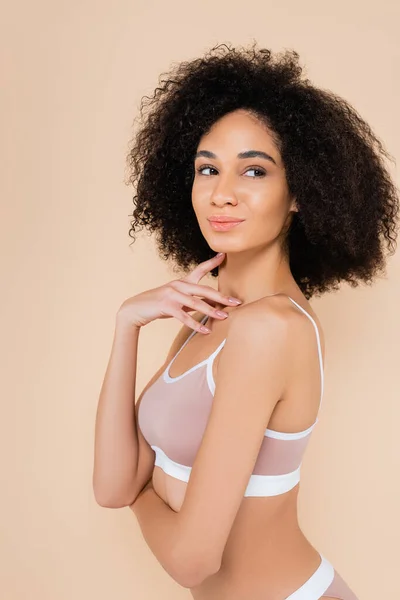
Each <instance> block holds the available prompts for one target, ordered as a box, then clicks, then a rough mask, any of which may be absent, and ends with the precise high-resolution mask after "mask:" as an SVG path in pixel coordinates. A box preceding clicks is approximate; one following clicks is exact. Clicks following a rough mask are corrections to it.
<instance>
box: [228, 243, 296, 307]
mask: <svg viewBox="0 0 400 600" xmlns="http://www.w3.org/2000/svg"><path fill="white" fill-rule="evenodd" d="M218 290H219V291H220V292H221V293H222V294H226V295H227V296H234V297H236V298H239V299H240V300H242V303H243V304H247V303H249V302H254V301H255V300H259V299H260V298H263V297H264V296H273V295H274V294H280V293H283V294H287V295H292V294H296V293H299V287H298V285H297V283H296V281H295V280H294V278H293V275H292V273H291V271H290V267H289V260H288V257H287V256H285V255H284V254H283V252H282V249H281V248H280V247H279V246H278V245H277V244H276V245H272V246H270V247H264V248H262V249H260V248H251V249H249V250H246V251H244V252H227V253H226V256H225V259H224V261H223V262H222V264H221V265H220V266H219V269H218Z"/></svg>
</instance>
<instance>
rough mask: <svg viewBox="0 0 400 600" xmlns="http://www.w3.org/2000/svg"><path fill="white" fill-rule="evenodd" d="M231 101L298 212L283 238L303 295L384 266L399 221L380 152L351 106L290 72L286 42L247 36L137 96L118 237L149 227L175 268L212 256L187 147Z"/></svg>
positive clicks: (366, 276) (291, 56)
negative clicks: (124, 217) (123, 226)
mask: <svg viewBox="0 0 400 600" xmlns="http://www.w3.org/2000/svg"><path fill="white" fill-rule="evenodd" d="M236 109H247V110H248V111H249V112H251V113H252V114H255V115H256V116H258V118H259V119H260V121H261V122H263V123H264V124H266V125H267V126H268V128H269V130H270V131H271V133H272V136H273V139H274V142H275V144H276V146H277V148H278V150H279V152H280V155H281V157H282V161H283V164H284V167H285V173H286V178H287V183H288V189H289V192H290V194H291V195H292V196H294V197H296V203H297V207H298V211H299V212H295V213H293V220H292V222H291V226H290V228H289V230H288V232H287V234H286V238H285V241H284V247H285V250H286V252H288V254H289V260H290V268H291V272H292V274H293V277H294V278H295V280H296V282H297V284H298V285H299V287H300V289H301V290H302V292H303V294H304V295H305V297H306V298H307V299H309V298H311V297H312V296H313V295H314V294H321V293H323V292H325V291H327V290H330V289H338V284H339V282H340V281H342V280H345V281H347V282H348V283H349V284H350V285H352V286H353V287H355V286H356V285H357V284H358V282H359V281H363V282H365V283H368V284H370V283H371V282H372V279H373V277H374V276H375V275H378V274H380V272H383V273H385V252H384V251H385V247H387V251H388V254H389V255H390V254H393V253H394V251H395V249H396V239H397V229H398V220H399V196H398V189H397V188H396V186H395V185H394V183H393V181H392V180H391V178H390V175H389V173H388V171H387V169H386V168H385V164H384V161H383V157H386V158H389V159H391V158H392V157H391V156H390V155H389V154H388V152H387V151H386V150H385V148H384V147H383V145H382V143H381V141H380V140H379V139H378V138H377V136H376V135H375V134H374V133H373V131H372V130H371V128H370V126H369V125H368V124H367V123H366V122H365V121H364V120H363V119H362V118H361V116H360V115H359V114H358V113H357V111H356V110H355V108H353V107H352V106H351V105H350V104H349V103H348V102H347V101H346V100H344V99H343V98H341V97H339V96H338V95H336V94H335V93H333V92H332V91H329V90H324V89H319V88H317V87H315V86H314V85H312V84H311V82H310V80H309V79H307V78H305V77H304V76H303V75H302V67H301V66H300V65H299V55H298V53H297V52H295V51H294V50H285V52H282V53H277V54H275V55H274V54H273V53H272V51H270V50H268V49H264V48H261V49H258V48H257V47H256V44H255V43H254V44H253V45H252V46H251V47H249V48H242V47H240V48H233V47H231V46H229V45H226V44H221V45H217V46H215V47H214V48H212V49H211V50H209V51H208V52H207V53H206V54H205V55H204V56H203V57H202V58H198V59H196V60H192V61H188V62H181V63H178V64H177V65H175V67H174V68H172V70H171V71H170V72H169V73H163V74H162V75H161V76H160V79H159V87H157V88H156V89H155V91H154V94H153V96H152V97H149V96H144V97H143V98H142V101H141V105H140V115H139V117H138V118H137V119H135V120H136V121H139V129H138V131H137V133H136V134H135V136H134V138H133V140H132V142H131V143H130V149H129V153H128V156H127V164H128V166H129V176H128V180H127V182H126V183H127V185H129V184H132V185H133V186H134V187H135V188H136V194H135V196H134V198H133V203H134V206H135V209H134V211H133V214H132V215H130V216H132V217H133V220H132V221H131V223H130V226H131V227H130V229H129V236H130V237H132V238H133V240H135V231H137V230H138V229H142V228H146V229H147V230H148V231H149V232H156V240H157V245H158V250H159V254H160V255H161V256H162V257H163V258H164V259H173V260H174V262H175V263H176V264H177V265H178V266H179V267H180V268H182V269H183V270H184V271H187V270H189V269H191V268H193V267H194V266H195V264H198V263H199V262H202V261H204V260H207V259H208V258H211V257H212V256H214V254H215V252H214V251H213V250H212V249H211V248H210V247H209V245H208V244H207V242H206V240H205V239H204V236H203V234H202V232H201V230H200V227H199V225H198V222H197V218H196V215H195V212H194V210H193V207H192V201H191V190H192V183H193V178H194V155H195V153H196V149H197V146H198V144H199V141H200V138H201V137H202V136H203V135H204V134H205V133H207V132H208V131H209V129H210V128H211V126H212V125H213V124H214V123H215V122H216V121H217V120H218V119H219V118H220V117H222V116H223V115H225V114H227V113H229V112H231V111H234V110H236ZM140 118H141V120H142V121H141V123H140ZM132 243H133V242H132ZM210 273H211V275H212V276H217V275H218V267H216V268H215V269H213V270H212V271H211V272H210Z"/></svg>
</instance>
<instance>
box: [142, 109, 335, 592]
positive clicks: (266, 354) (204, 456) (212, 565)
mask: <svg viewBox="0 0 400 600" xmlns="http://www.w3.org/2000/svg"><path fill="white" fill-rule="evenodd" d="M249 151H261V152H263V153H265V155H267V156H265V155H263V156H259V155H257V156H255V155H252V156H247V157H245V158H242V157H241V155H243V153H246V152H249ZM194 166H195V178H194V181H193V188H192V204H193V209H194V211H195V214H196V217H197V219H198V223H199V227H200V229H201V231H202V234H203V236H204V238H205V239H206V241H207V243H208V244H209V246H210V247H211V248H212V249H213V250H214V251H215V252H224V253H225V260H224V261H223V262H222V264H221V265H220V267H219V276H218V291H219V292H220V293H221V294H223V295H224V296H226V297H227V296H234V297H238V298H239V299H241V300H242V304H241V305H240V306H237V307H229V306H223V310H224V311H225V312H227V313H228V315H229V316H228V317H227V318H226V319H223V320H222V322H219V321H220V320H221V319H216V318H213V317H211V316H210V318H209V320H208V323H207V325H208V327H209V328H210V330H211V333H209V334H206V335H205V336H204V337H203V336H202V335H197V334H196V335H195V336H194V338H193V339H192V340H191V341H190V342H189V344H188V345H187V346H186V347H185V349H184V350H183V352H182V353H180V354H179V356H178V357H177V359H176V361H174V363H173V365H172V369H171V371H170V375H171V376H172V377H176V376H178V375H180V374H181V373H183V372H184V371H186V370H187V369H189V368H191V366H193V365H194V364H197V363H198V362H200V361H201V360H203V359H204V358H206V357H207V356H208V355H209V354H211V352H212V351H213V350H214V349H215V348H216V347H217V346H218V344H219V343H220V342H221V340H222V339H224V338H227V341H226V344H225V346H224V348H223V349H222V351H221V352H220V353H219V355H218V357H217V359H216V361H215V363H214V365H213V367H214V368H213V375H214V379H215V381H216V383H217V388H216V393H215V396H214V401H213V407H212V410H211V414H210V418H209V421H208V423H207V427H206V430H205V433H204V437H203V440H202V444H201V447H200V449H199V452H198V455H197V456H196V460H195V463H194V465H193V468H192V473H191V477H190V480H189V482H188V484H187V485H186V484H184V482H181V481H177V480H174V479H173V478H171V477H169V476H168V475H166V474H165V473H163V472H162V471H161V469H159V468H158V467H155V468H154V470H153V478H152V484H153V487H154V490H155V491H156V493H157V494H158V495H159V497H160V498H162V499H163V500H164V502H165V503H166V504H167V505H168V506H170V507H171V508H172V510H174V511H175V513H176V515H177V517H176V520H175V521H174V523H175V529H174V530H173V531H174V532H175V533H174V534H173V535H174V538H173V539H174V542H175V545H174V553H173V557H172V558H171V561H172V560H173V561H174V563H173V564H172V563H171V565H170V566H171V572H174V573H177V574H178V575H177V580H178V581H179V582H180V583H181V584H182V585H184V586H185V587H188V588H190V590H191V593H192V595H193V597H194V598H195V600H214V599H216V598H218V600H224V599H226V600H242V598H252V600H257V599H260V600H268V598H276V597H282V598H283V597H287V596H288V595H289V594H291V593H292V592H293V591H295V590H296V589H297V588H298V587H300V586H301V585H302V584H303V583H304V582H305V581H306V580H307V579H308V578H309V577H310V576H311V575H312V574H313V573H314V571H315V570H316V568H317V567H318V566H319V563H320V556H319V553H318V551H317V550H316V549H315V548H314V547H313V546H312V544H311V543H310V542H309V541H308V540H307V538H306V537H305V536H304V534H303V532H302V531H301V529H300V527H299V523H298V518H297V517H298V515H297V497H298V492H299V484H298V485H296V486H295V487H294V488H293V489H292V490H290V491H289V492H287V493H285V494H281V495H279V496H273V497H260V498H255V497H244V491H245V488H246V485H247V482H248V480H249V477H250V475H251V473H252V470H253V467H254V463H255V460H256V456H257V450H258V448H259V445H260V444H261V441H262V439H263V435H264V431H265V427H267V426H268V427H270V428H271V429H276V430H279V431H283V432H294V431H300V430H303V429H306V428H307V427H309V426H310V425H311V424H312V423H313V422H314V421H315V418H316V415H317V411H318V407H319V398H320V390H321V388H320V386H321V382H320V372H319V363H318V352H317V343H316V337H315V331H314V328H313V326H312V323H311V322H310V321H309V319H308V318H307V317H306V316H305V315H303V314H302V313H301V312H300V311H299V310H298V309H297V308H296V307H295V306H294V305H293V304H292V303H291V302H290V300H289V299H288V298H287V297H286V296H287V295H289V296H291V297H292V298H293V299H294V300H295V301H296V302H298V304H300V305H301V306H302V307H303V308H304V309H305V310H306V311H308V312H309V314H311V316H312V317H313V318H314V320H315V321H316V323H317V325H318V328H319V333H320V338H321V343H322V348H323V357H324V336H323V332H322V329H321V327H320V324H319V321H318V318H317V316H316V315H315V313H314V312H313V310H312V309H311V307H310V305H309V303H308V301H307V300H306V299H305V297H304V295H303V294H302V292H301V290H300V288H299V287H298V285H297V283H296V282H295V280H294V278H293V276H292V274H291V271H290V267H289V261H288V258H287V257H286V256H285V255H284V253H283V250H282V235H283V233H284V232H285V230H286V229H287V227H288V226H289V225H290V221H291V219H292V216H293V212H294V211H297V210H298V208H297V206H296V200H295V198H291V197H290V194H289V191H288V187H287V182H286V177H285V169H284V166H283V164H282V160H281V157H280V154H279V151H278V149H277V147H276V145H275V143H274V139H273V136H272V135H271V132H270V131H269V130H268V128H267V127H266V126H265V125H264V124H262V123H261V122H260V121H259V120H258V119H257V118H256V117H254V116H253V115H251V114H250V113H248V112H247V111H244V110H238V111H235V112H233V113H230V114H228V115H225V116H224V117H223V118H222V119H220V120H219V121H218V122H217V123H215V124H214V126H213V127H212V129H211V130H210V131H209V133H208V134H207V135H205V136H203V138H202V139H201V140H200V143H199V146H198V148H197V156H196V158H195V163H194ZM222 214H223V215H229V216H233V217H236V218H240V219H244V221H243V222H242V223H241V224H240V225H239V226H237V227H234V228H232V229H231V230H229V231H225V232H218V231H214V230H213V229H212V228H211V226H210V223H209V221H208V217H210V216H211V215H222ZM201 316H202V315H200V318H201ZM197 318H199V317H197ZM189 333H190V330H189V329H188V328H186V336H187V335H189ZM183 337H184V336H183ZM180 343H183V339H182V338H181V339H180ZM177 349H178V348H177V347H175V348H174V351H177ZM171 354H172V355H173V353H170V355H171ZM249 357H251V359H250V358H249ZM232 439H235V444H232ZM144 443H145V442H144ZM150 452H152V451H151V449H150ZM153 457H154V455H153ZM148 458H149V455H148ZM140 461H141V455H140V453H139V463H140ZM149 487H150V488H151V487H152V485H149V486H146V487H145V489H144V490H143V492H142V493H141V494H139V496H138V497H137V499H136V501H135V502H134V503H133V506H131V508H132V509H133V511H134V512H135V507H136V509H137V512H136V514H137V516H138V519H139V522H140V523H141V525H143V526H145V527H146V528H148V529H147V530H148V531H149V533H150V527H151V524H149V523H145V521H146V518H145V507H144V504H145V503H146V492H147V490H148V489H149ZM149 499H150V496H149ZM171 531H172V530H171ZM150 538H151V536H150V535H149V539H150ZM323 598H324V600H334V599H333V598H332V599H331V598H330V597H328V596H323Z"/></svg>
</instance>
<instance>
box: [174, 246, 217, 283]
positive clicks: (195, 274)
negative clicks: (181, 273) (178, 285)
mask: <svg viewBox="0 0 400 600" xmlns="http://www.w3.org/2000/svg"><path fill="white" fill-rule="evenodd" d="M224 259H225V253H222V255H221V256H217V255H216V256H213V257H212V258H209V259H208V260H205V261H204V262H201V263H199V264H198V265H197V266H196V267H195V268H194V269H193V271H191V272H190V273H188V275H186V276H185V277H183V280H185V281H189V282H191V283H198V282H199V281H200V279H202V278H203V277H204V275H206V274H207V273H208V272H209V271H211V270H212V269H214V268H215V267H217V266H219V265H220V264H221V263H222V262H223V261H224Z"/></svg>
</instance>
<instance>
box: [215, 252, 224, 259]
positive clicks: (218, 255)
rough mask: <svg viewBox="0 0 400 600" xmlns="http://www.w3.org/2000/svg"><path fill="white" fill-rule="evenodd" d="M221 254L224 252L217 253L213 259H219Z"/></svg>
mask: <svg viewBox="0 0 400 600" xmlns="http://www.w3.org/2000/svg"><path fill="white" fill-rule="evenodd" d="M223 254H225V252H218V254H216V255H215V258H219V257H220V256H222V255H223Z"/></svg>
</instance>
